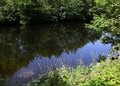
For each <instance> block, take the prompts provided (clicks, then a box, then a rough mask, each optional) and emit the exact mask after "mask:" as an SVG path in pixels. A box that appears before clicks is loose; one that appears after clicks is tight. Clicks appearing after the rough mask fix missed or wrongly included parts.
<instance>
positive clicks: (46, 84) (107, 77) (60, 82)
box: [28, 59, 120, 86]
mask: <svg viewBox="0 0 120 86" xmlns="http://www.w3.org/2000/svg"><path fill="white" fill-rule="evenodd" d="M119 84H120V61H119V60H114V61H113V60H110V59H107V60H106V61H105V62H101V63H97V64H96V65H92V66H90V67H86V66H79V67H77V68H76V69H71V68H68V67H62V68H61V69H56V70H53V71H51V72H49V73H48V74H46V75H43V76H42V77H39V79H35V80H33V81H32V82H31V83H29V84H28V86H118V85H119Z"/></svg>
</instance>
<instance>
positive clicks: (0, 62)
mask: <svg viewBox="0 0 120 86" xmlns="http://www.w3.org/2000/svg"><path fill="white" fill-rule="evenodd" d="M100 37H101V33H97V32H95V31H94V30H88V29H85V28H84V24H79V23H78V24H65V25H64V24H62V25H35V26H27V27H20V28H19V27H2V28H1V29H0V77H1V78H2V79H6V83H8V82H10V83H12V86H16V85H17V86H22V84H23V83H27V82H29V81H30V80H31V79H32V78H34V77H37V76H38V75H39V74H42V73H44V72H46V71H49V70H50V69H51V68H52V67H53V66H57V67H61V66H62V65H69V66H71V67H75V66H76V65H78V63H79V60H80V57H82V60H83V62H84V63H85V64H86V65H88V64H90V63H91V62H92V58H91V52H93V53H94V54H95V53H96V52H98V53H97V54H98V55H96V57H98V56H99V55H100V54H102V53H104V52H106V53H109V49H110V47H111V46H110V45H102V44H101V43H100V42H99V41H98V40H99V39H100ZM100 49H101V50H100ZM85 57H86V58H85ZM18 81H19V82H18ZM0 84H1V83H0ZM7 85H8V84H6V86H7Z"/></svg>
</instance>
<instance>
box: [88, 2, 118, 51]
mask: <svg viewBox="0 0 120 86" xmlns="http://www.w3.org/2000/svg"><path fill="white" fill-rule="evenodd" d="M95 3H96V6H94V8H93V9H92V10H93V13H94V16H93V20H92V21H91V24H87V25H86V27H87V28H91V29H95V30H97V31H101V32H104V33H109V35H104V37H102V38H101V41H102V42H103V43H111V44H112V46H113V49H112V50H111V52H112V53H113V52H114V51H116V50H120V38H119V37H120V1H119V0H109V1H108V0H95Z"/></svg>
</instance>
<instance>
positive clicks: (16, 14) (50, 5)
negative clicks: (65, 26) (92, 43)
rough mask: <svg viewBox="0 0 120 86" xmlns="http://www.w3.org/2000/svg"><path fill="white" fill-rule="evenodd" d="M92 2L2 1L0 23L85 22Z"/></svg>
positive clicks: (75, 0) (83, 0) (48, 0)
mask: <svg viewBox="0 0 120 86" xmlns="http://www.w3.org/2000/svg"><path fill="white" fill-rule="evenodd" d="M93 5H94V1H92V0H27V1H25V0H20V1H17V0H1V1H0V22H1V23H6V22H7V23H9V22H17V23H20V24H22V25H25V24H29V23H36V22H51V21H54V22H56V21H64V20H79V21H80V20H85V19H86V17H88V16H90V15H89V14H90V11H89V9H90V8H91V7H92V6H93Z"/></svg>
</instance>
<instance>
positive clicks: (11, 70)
mask: <svg viewBox="0 0 120 86" xmlns="http://www.w3.org/2000/svg"><path fill="white" fill-rule="evenodd" d="M67 23H68V24H67ZM72 23H74V24H75V26H74V25H73V24H72ZM79 23H82V24H79ZM39 24H40V26H37V25H39ZM62 24H65V25H62ZM9 25H11V26H12V27H9ZM17 25H18V26H17ZM34 25H35V27H34ZM6 26H8V27H7V28H8V29H6V28H5V27H6ZM16 26H17V27H16ZM2 27H3V28H2ZM97 40H98V41H100V43H101V45H110V46H111V47H110V50H109V54H108V55H107V57H105V55H103V53H101V55H100V56H101V57H99V58H102V59H104V60H101V59H99V60H100V62H95V63H94V62H93V63H91V64H90V65H87V66H86V65H84V64H82V65H77V67H75V68H71V67H68V66H65V65H62V67H61V68H57V67H56V66H53V68H52V69H51V71H50V70H49V71H48V72H47V73H45V74H43V75H41V76H39V77H37V78H34V79H31V80H30V82H29V83H26V86H119V85H120V0H0V59H1V60H0V86H2V85H3V86H4V82H6V81H8V80H7V79H8V77H12V76H15V75H17V72H16V71H18V70H19V69H20V68H22V67H26V66H27V65H28V64H31V63H32V61H33V60H36V58H35V56H40V57H39V59H40V60H45V59H43V58H47V61H48V60H51V59H52V58H53V56H56V57H57V59H59V58H61V57H62V54H63V53H65V54H67V55H68V56H69V54H70V55H71V52H72V55H73V54H74V53H76V52H78V51H80V49H81V48H85V47H86V45H87V44H89V43H92V44H93V45H95V44H96V41H97ZM98 46H99V45H98ZM106 48H107V47H106ZM106 48H105V49H106ZM88 49H89V50H90V49H91V45H90V46H89V48H88ZM98 50H99V49H98ZM91 51H92V50H91ZM82 52H87V50H86V51H82ZM105 54H106V53H105ZM72 55H71V56H72ZM74 56H77V55H74ZM86 56H87V55H86ZM104 57H105V58H104ZM69 58H70V57H69ZM74 58H75V57H74ZM97 60H98V59H97ZM53 61H54V60H53ZM86 62H87V61H86ZM17 63H19V64H17ZM46 63H47V62H46ZM61 63H62V62H61ZM73 63H74V60H73ZM83 63H84V62H83ZM16 64H17V65H16ZM47 64H48V63H47ZM51 65H52V63H51ZM27 67H28V66H27ZM12 85H13V84H12ZM18 86H19V85H18ZM20 86H21V85H20Z"/></svg>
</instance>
